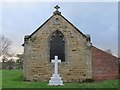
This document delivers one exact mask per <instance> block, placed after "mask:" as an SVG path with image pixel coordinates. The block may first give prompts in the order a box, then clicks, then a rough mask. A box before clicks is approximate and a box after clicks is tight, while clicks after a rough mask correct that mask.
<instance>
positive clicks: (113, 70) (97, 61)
mask: <svg viewBox="0 0 120 90" xmlns="http://www.w3.org/2000/svg"><path fill="white" fill-rule="evenodd" d="M92 70H93V77H92V78H93V79H94V80H108V79H117V78H118V59H117V57H115V56H113V55H112V54H109V53H106V52H104V51H102V50H100V49H98V48H96V47H94V46H93V47H92Z"/></svg>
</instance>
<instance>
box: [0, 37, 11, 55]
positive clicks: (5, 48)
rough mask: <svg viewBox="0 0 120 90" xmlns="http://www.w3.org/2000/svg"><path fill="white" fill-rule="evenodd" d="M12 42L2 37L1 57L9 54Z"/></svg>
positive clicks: (0, 41) (0, 43)
mask: <svg viewBox="0 0 120 90" xmlns="http://www.w3.org/2000/svg"><path fill="white" fill-rule="evenodd" d="M10 45H11V41H10V40H9V39H8V38H6V37H5V36H3V35H2V36H0V55H4V54H8V53H9V52H8V50H9V49H10Z"/></svg>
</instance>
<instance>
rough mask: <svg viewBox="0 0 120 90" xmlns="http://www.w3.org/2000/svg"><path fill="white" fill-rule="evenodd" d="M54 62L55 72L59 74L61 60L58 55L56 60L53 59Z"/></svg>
mask: <svg viewBox="0 0 120 90" xmlns="http://www.w3.org/2000/svg"><path fill="white" fill-rule="evenodd" d="M52 63H54V74H58V63H61V60H58V56H55V60H52Z"/></svg>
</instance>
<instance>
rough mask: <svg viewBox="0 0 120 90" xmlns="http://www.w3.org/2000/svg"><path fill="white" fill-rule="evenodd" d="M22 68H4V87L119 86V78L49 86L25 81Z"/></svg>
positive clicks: (45, 83) (43, 83)
mask: <svg viewBox="0 0 120 90" xmlns="http://www.w3.org/2000/svg"><path fill="white" fill-rule="evenodd" d="M22 75H23V73H22V70H2V88H118V80H107V81H101V82H94V83H64V86H48V82H26V81H23V76H22Z"/></svg>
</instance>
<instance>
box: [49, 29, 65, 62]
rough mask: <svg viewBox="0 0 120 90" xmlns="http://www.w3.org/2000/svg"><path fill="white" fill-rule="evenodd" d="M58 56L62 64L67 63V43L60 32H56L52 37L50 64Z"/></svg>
mask: <svg viewBox="0 0 120 90" xmlns="http://www.w3.org/2000/svg"><path fill="white" fill-rule="evenodd" d="M55 55H56V56H58V59H60V60H61V61H62V62H65V41H64V36H63V34H62V33H61V32H60V31H58V30H57V31H55V32H54V33H53V34H52V35H51V37H50V62H51V60H52V59H54V57H55Z"/></svg>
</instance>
